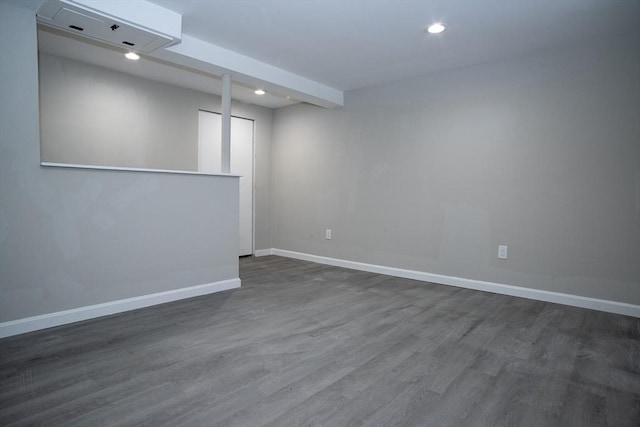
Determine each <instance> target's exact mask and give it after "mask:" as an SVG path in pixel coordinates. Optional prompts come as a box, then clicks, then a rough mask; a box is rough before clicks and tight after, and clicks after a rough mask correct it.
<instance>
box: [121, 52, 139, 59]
mask: <svg viewBox="0 0 640 427" xmlns="http://www.w3.org/2000/svg"><path fill="white" fill-rule="evenodd" d="M124 57H125V58H127V59H130V60H132V61H137V60H138V59H140V56H139V55H138V54H137V53H135V52H127V53H125V54H124Z"/></svg>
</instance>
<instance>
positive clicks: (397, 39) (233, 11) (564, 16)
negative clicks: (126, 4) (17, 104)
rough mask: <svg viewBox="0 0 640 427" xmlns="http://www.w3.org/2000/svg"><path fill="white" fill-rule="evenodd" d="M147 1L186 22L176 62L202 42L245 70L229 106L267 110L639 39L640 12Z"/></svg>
mask: <svg viewBox="0 0 640 427" xmlns="http://www.w3.org/2000/svg"><path fill="white" fill-rule="evenodd" d="M75 1H80V0H75ZM82 1H85V2H90V1H91V0H82ZM109 1H116V0H109ZM147 1H148V2H150V3H154V4H156V5H159V6H161V7H163V8H166V9H170V10H172V11H175V12H177V13H179V14H181V15H182V33H183V43H182V44H181V45H177V47H176V50H180V47H181V46H183V47H184V49H186V50H189V49H190V46H192V45H193V42H194V41H197V40H200V41H202V42H204V43H205V44H203V45H200V46H201V47H202V46H204V50H205V51H208V52H209V57H213V58H214V61H215V58H218V59H219V60H221V59H220V58H221V56H216V55H218V53H219V54H220V55H223V54H225V55H226V54H234V55H239V56H237V57H236V58H234V59H236V60H238V58H239V61H240V62H241V63H243V64H245V65H246V64H250V65H248V66H246V69H249V70H253V71H254V72H255V74H254V76H253V77H251V76H249V79H247V75H244V76H242V75H240V74H237V73H236V74H235V78H236V81H235V82H234V87H233V98H234V99H235V100H239V101H242V102H247V103H253V104H257V105H261V106H265V107H269V108H277V107H281V106H285V105H290V104H292V103H295V102H298V101H297V99H303V100H307V101H309V98H305V97H304V96H305V94H304V92H301V91H297V92H296V90H295V89H293V88H294V86H295V84H294V83H295V82H294V80H296V79H298V78H303V80H304V79H306V81H307V82H308V83H314V84H316V83H315V82H317V84H318V85H321V86H322V87H324V88H327V89H330V90H335V89H337V90H338V91H336V93H339V94H340V95H341V92H339V91H347V90H351V89H357V88H362V87H367V86H373V85H379V84H383V83H386V82H390V81H395V80H401V79H405V78H410V77H415V76H420V75H425V74H429V73H433V72H440V71H445V70H449V69H454V68H460V67H465V66H470V65H473V64H480V63H485V62H490V61H495V60H500V59H507V58H512V57H517V56H522V55H527V54H530V53H532V52H535V51H540V50H545V49H556V48H562V47H565V46H570V45H572V44H577V43H584V42H588V41H589V40H594V39H598V38H603V37H611V36H616V35H622V34H634V35H635V37H636V38H637V40H638V46H639V48H640V0H473V1H472V0H466V1H455V0H435V1H429V0H147ZM134 4H135V3H132V5H134ZM435 21H441V22H444V23H445V24H446V25H447V27H448V29H447V31H445V32H444V33H443V34H440V35H435V36H434V35H430V34H428V33H426V32H425V31H424V30H425V26H427V25H428V24H430V23H432V22H435ZM185 36H186V37H185ZM189 36H191V37H190V42H189V43H185V41H187V40H186V38H189ZM39 38H40V39H39V44H40V49H41V50H42V51H45V52H49V53H53V54H56V55H60V56H66V57H70V58H74V59H78V60H82V61H85V62H90V63H94V64H97V65H101V66H106V67H109V68H113V69H117V70H120V71H123V72H127V73H131V74H136V75H139V76H144V77H147V78H151V79H154V80H159V81H164V82H166V83H170V84H175V85H179V86H184V87H187V88H191V89H195V90H200V91H203V92H208V93H214V94H220V88H221V83H220V79H219V78H218V77H217V76H216V75H215V73H216V71H215V67H214V68H200V70H201V71H200V72H196V71H194V70H193V67H191V66H190V67H185V66H184V65H182V66H180V65H177V66H176V65H175V64H174V65H171V64H168V63H167V61H168V60H173V58H174V57H176V55H174V56H170V55H169V56H166V57H165V60H164V61H163V60H161V59H159V58H162V57H163V56H162V54H160V55H155V54H154V55H151V56H143V60H141V61H138V62H137V63H131V62H127V61H124V60H123V59H122V56H121V51H120V50H117V49H114V48H113V47H110V46H108V45H101V44H98V43H96V42H90V43H84V42H81V41H79V40H78V39H74V38H69V37H66V36H63V35H62V34H61V33H59V32H56V31H52V30H46V31H43V29H41V30H40V31H39ZM187 45H189V49H188V48H187V47H188V46H187ZM171 49H172V48H169V50H171ZM154 56H155V58H154ZM177 57H179V55H178V56H177ZM182 57H183V58H186V57H185V56H182ZM246 57H249V58H246ZM249 59H252V60H255V61H254V62H251V61H249ZM182 63H183V64H187V62H182ZM252 64H255V67H253V65H252ZM211 65H216V64H213V63H211ZM218 65H220V66H221V69H224V66H222V64H218ZM263 65H267V66H268V67H270V66H273V67H275V68H273V69H274V70H276V71H278V70H281V71H283V72H284V73H285V74H284V76H285V77H284V79H281V81H285V82H286V81H290V82H291V86H288V87H289V88H290V89H289V90H288V89H287V84H276V85H273V84H272V85H269V83H273V82H269V80H268V79H267V80H261V77H260V72H259V71H258V68H261V67H262V66H263ZM189 70H191V71H189ZM211 70H214V71H211ZM287 72H288V73H287ZM287 76H288V77H287ZM232 77H234V73H233V72H232ZM252 78H253V80H251V79H252ZM242 79H244V80H242ZM239 81H244V83H240V82H239ZM260 82H263V83H265V84H264V86H265V87H266V88H267V89H268V94H267V95H265V96H262V97H258V96H256V95H254V94H253V90H254V89H255V88H256V87H258V85H259V84H261V83H260ZM307 86H309V85H307ZM270 89H272V90H270ZM287 96H291V99H288V98H287ZM300 96H302V97H300ZM298 97H300V98H298ZM310 102H313V100H312V101H310ZM328 104H332V102H329V103H328ZM319 105H323V104H322V103H319ZM333 105H336V104H335V103H334V104H333ZM338 105H340V104H338Z"/></svg>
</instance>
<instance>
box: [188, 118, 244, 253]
mask: <svg viewBox="0 0 640 427" xmlns="http://www.w3.org/2000/svg"><path fill="white" fill-rule="evenodd" d="M221 128H222V116H221V115H220V114H218V113H211V112H208V111H198V171H199V172H206V173H220V171H221V159H222V155H221V153H222V142H221V141H222V138H221ZM230 166H231V171H230V172H231V173H232V174H234V175H240V241H239V249H240V253H239V255H240V256H243V255H251V254H252V253H253V120H249V119H243V118H240V117H231V165H230Z"/></svg>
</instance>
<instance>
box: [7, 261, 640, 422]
mask: <svg viewBox="0 0 640 427" xmlns="http://www.w3.org/2000/svg"><path fill="white" fill-rule="evenodd" d="M240 276H241V279H242V287H241V288H240V289H236V290H231V291H226V292H221V293H217V294H212V295H206V296H202V297H197V298H192V299H188V300H183V301H177V302H173V303H169V304H163V305H160V306H155V307H149V308H145V309H141V310H136V311H132V312H127V313H122V314H119V315H114V316H109V317H104V318H100V319H93V320H89V321H85V322H79V323H76V324H72V325H65V326H61V327H57V328H52V329H48V330H43V331H38V332H33V333H30V334H24V335H21V336H16V337H11V338H5V339H2V340H0V425H3V426H4V425H7V426H31V425H47V426H89V425H100V426H108V425H117V426H154V427H155V426H243V427H249V426H251V427H252V426H269V427H282V426H285V427H286V426H296V427H299V426H320V425H322V426H328V427H333V426H335V427H343V426H356V425H364V426H381V427H389V426H447V425H455V426H488V425H491V426H501V425H504V426H513V425H521V426H538V425H540V426H563V427H564V426H580V427H583V426H637V425H640V319H637V318H632V317H626V316H620V315H614V314H609V313H602V312H597V311H591V310H585V309H579V308H575V307H567V306H562V305H557V304H551V303H545V302H540V301H532V300H526V299H521V298H515V297H509V296H505V295H496V294H491V293H486V292H479V291H472V290H468V289H460V288H455V287H449V286H441V285H435V284H430V283H424V282H418V281H414V280H409V279H401V278H397V277H389V276H384V275H380V274H374V273H368V272H362V271H354V270H349V269H345V268H339V267H331V266H325V265H320V264H315V263H311V262H306V261H299V260H293V259H287V258H282V257H277V256H266V257H260V258H253V257H248V258H242V259H241V260H240Z"/></svg>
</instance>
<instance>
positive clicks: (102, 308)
mask: <svg viewBox="0 0 640 427" xmlns="http://www.w3.org/2000/svg"><path fill="white" fill-rule="evenodd" d="M239 287H240V279H229V280H222V281H220V282H213V283H205V284H203V285H196V286H190V287H188V288H181V289H173V290H170V291H165V292H158V293H155V294H149V295H142V296H139V297H133V298H126V299H121V300H117V301H110V302H106V303H102V304H95V305H88V306H85V307H78V308H73V309H70V310H64V311H58V312H55V313H48V314H42V315H40V316H33V317H26V318H24V319H18V320H12V321H10V322H3V323H0V338H4V337H10V336H13V335H18V334H24V333H26V332H33V331H37V330H40V329H46V328H52V327H54V326H60V325H66V324H68V323H74V322H79V321H81V320H88V319H94V318H96V317H102V316H108V315H111V314H116V313H122V312H124V311H130V310H136V309H138V308H144V307H149V306H152V305H158V304H164V303H167V302H171V301H177V300H181V299H186V298H192V297H197V296H201V295H207V294H213V293H216V292H221V291H226V290H229V289H235V288H239Z"/></svg>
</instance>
